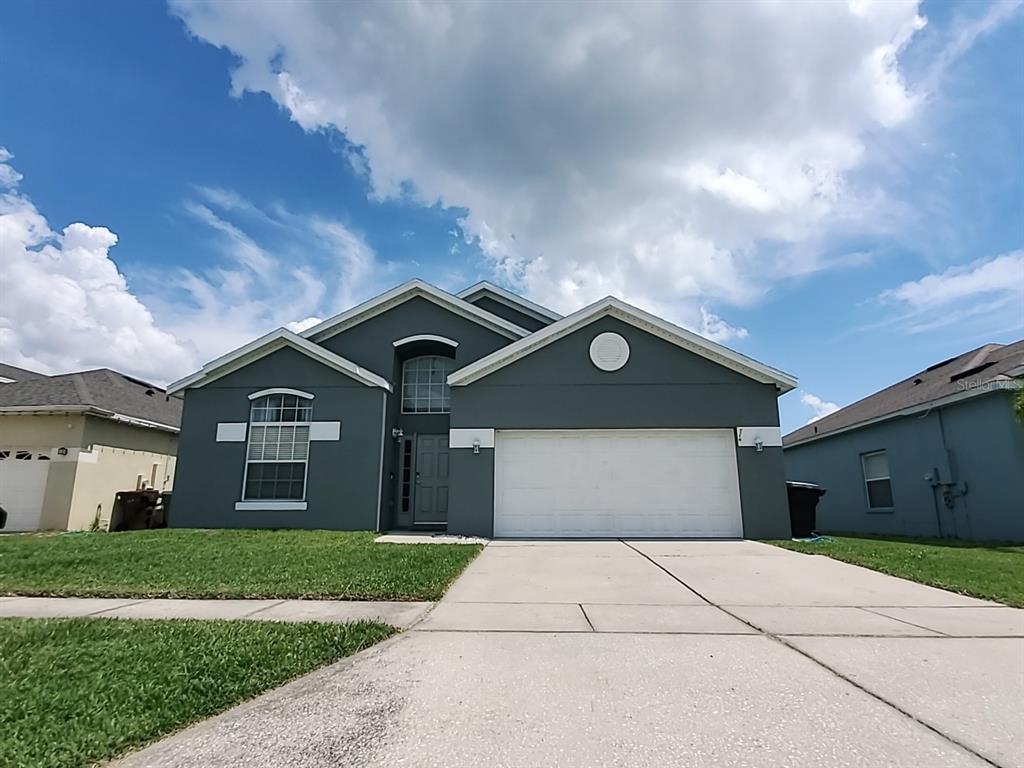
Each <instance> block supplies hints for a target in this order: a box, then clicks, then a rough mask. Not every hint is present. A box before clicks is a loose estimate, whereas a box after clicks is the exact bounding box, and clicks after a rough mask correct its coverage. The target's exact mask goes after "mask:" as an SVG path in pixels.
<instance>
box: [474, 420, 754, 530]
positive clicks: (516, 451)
mask: <svg viewBox="0 0 1024 768" xmlns="http://www.w3.org/2000/svg"><path fill="white" fill-rule="evenodd" d="M494 535H495V536H510V537H547V536H550V537H572V536H577V537H582V536H595V537H600V536H609V537H618V536H650V537H717V538H728V537H740V536H742V535H743V522H742V519H741V517H740V498H739V481H738V475H737V472H736V448H735V438H734V436H733V432H732V430H717V429H708V430H601V431H590V430H567V431H538V430H530V431H499V432H498V433H497V434H496V442H495V455H494Z"/></svg>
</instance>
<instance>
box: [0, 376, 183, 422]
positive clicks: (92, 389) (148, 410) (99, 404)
mask: <svg viewBox="0 0 1024 768" xmlns="http://www.w3.org/2000/svg"><path fill="white" fill-rule="evenodd" d="M9 378H14V377H13V376H12V377H9ZM46 406H52V407H53V408H54V409H55V410H59V409H60V408H61V407H72V408H75V407H83V406H85V407H92V408H97V409H100V410H103V411H111V412H113V413H118V414H121V415H122V416H130V417H132V418H136V419H144V420H146V421H153V422H156V423H158V424H164V425H166V426H169V427H174V428H178V427H180V425H181V398H178V397H170V398H168V397H167V395H166V394H165V393H164V391H163V390H162V389H160V388H159V387H155V386H153V385H151V384H147V383H146V382H144V381H140V380H139V379H133V378H131V377H130V376H125V375H124V374H123V373H118V372H117V371H112V370H110V369H109V368H99V369H97V370H94V371H81V372H79V373H65V374H61V375H59V376H40V377H39V378H35V379H25V380H23V381H15V382H11V383H9V384H2V385H0V408H4V409H10V408H17V407H37V408H38V407H46Z"/></svg>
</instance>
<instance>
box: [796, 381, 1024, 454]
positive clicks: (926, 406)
mask: <svg viewBox="0 0 1024 768" xmlns="http://www.w3.org/2000/svg"><path fill="white" fill-rule="evenodd" d="M996 382H998V383H999V384H1000V386H994V387H976V388H973V389H967V390H964V391H963V392H956V393H954V394H952V395H946V396H945V397H939V398H936V399H934V400H929V401H928V402H926V403H920V404H918V405H913V406H908V407H907V408H901V409H899V410H896V411H892V412H891V413H886V414H883V415H881V416H876V417H874V418H872V419H865V420H864V421H858V422H857V423H856V424H848V425H846V426H845V427H838V428H836V429H831V430H829V431H828V432H821V433H819V434H816V435H809V436H807V437H804V438H801V439H800V440H795V441H792V442H789V443H787V442H786V437H788V435H786V436H783V438H782V447H783V448H795V447H796V446H798V445H806V444H807V443H813V442H816V441H818V440H823V439H824V438H827V437H835V436H836V435H842V434H845V433H847V432H854V431H856V430H858V429H864V428H865V427H870V426H874V425H875V424H882V423H884V422H886V421H892V420H893V419H899V418H903V417H904V416H913V415H914V414H917V413H923V412H925V411H931V410H934V409H935V408H945V407H946V406H949V405H956V404H957V403H960V402H963V401H964V400H970V399H972V398H975V397H981V396H983V395H991V394H995V393H996V392H1007V391H1010V392H1012V391H1015V390H1017V389H1022V388H1024V384H1022V383H1021V382H1020V381H1018V380H1016V379H1006V380H1003V379H999V378H996V379H992V380H991V381H990V382H988V383H996ZM837 413H839V411H837ZM801 429H803V427H801ZM797 431H799V430H794V432H797ZM790 434H793V432H791V433H790Z"/></svg>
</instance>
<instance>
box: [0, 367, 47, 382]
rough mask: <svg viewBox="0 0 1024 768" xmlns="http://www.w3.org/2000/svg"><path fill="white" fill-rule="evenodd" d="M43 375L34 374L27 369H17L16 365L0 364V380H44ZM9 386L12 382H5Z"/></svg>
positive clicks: (44, 375) (44, 376)
mask: <svg viewBox="0 0 1024 768" xmlns="http://www.w3.org/2000/svg"><path fill="white" fill-rule="evenodd" d="M45 378H46V374H45V373H36V372H35V371H30V370H28V369H27V368H19V367H18V366H16V365H8V364H7V363H0V379H14V381H25V380H26V379H45ZM6 383H8V384H11V383H13V382H6Z"/></svg>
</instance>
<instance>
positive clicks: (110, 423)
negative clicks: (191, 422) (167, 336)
mask: <svg viewBox="0 0 1024 768" xmlns="http://www.w3.org/2000/svg"><path fill="white" fill-rule="evenodd" d="M180 424H181V400H180V399H179V398H177V397H168V396H167V395H166V394H165V393H164V391H163V390H162V389H159V388H157V387H154V386H152V385H150V384H147V383H146V382H144V381H139V380H138V379H133V378H131V377H130V376H125V375H124V374H121V373H117V372H116V371H111V370H109V369H106V368H101V369H98V370H93V371H82V372H80V373H67V374H62V375H59V376H45V375H43V374H39V373H35V372H33V371H26V370H24V369H21V368H16V367H14V366H10V365H4V364H0V506H2V507H3V508H4V509H5V510H6V511H7V515H8V518H7V526H6V527H5V528H4V531H35V530H82V529H88V528H90V527H92V526H94V525H97V524H98V525H99V527H101V528H103V529H106V528H107V527H108V525H109V523H110V513H111V508H112V506H113V503H114V495H115V494H116V493H117V492H118V491H131V490H137V489H140V488H143V487H147V488H155V489H157V490H160V491H169V490H171V487H172V483H173V480H174V464H175V456H176V454H177V449H178V430H179V426H180Z"/></svg>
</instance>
